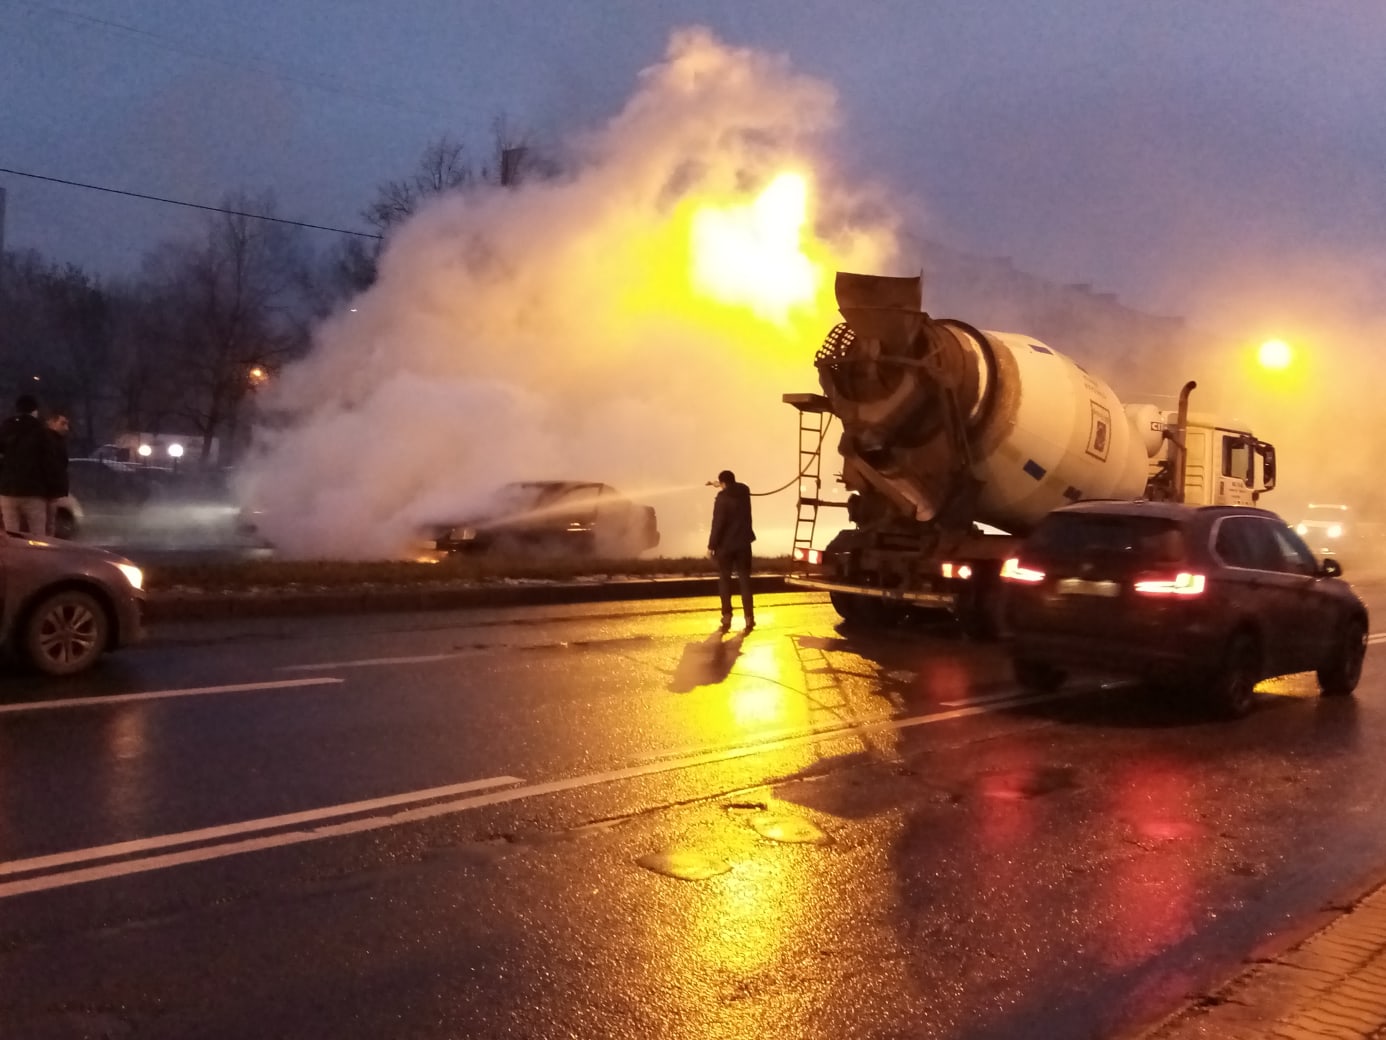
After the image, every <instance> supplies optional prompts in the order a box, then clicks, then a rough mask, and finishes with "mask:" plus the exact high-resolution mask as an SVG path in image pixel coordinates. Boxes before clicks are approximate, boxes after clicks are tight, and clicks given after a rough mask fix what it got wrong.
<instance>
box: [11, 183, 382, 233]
mask: <svg viewBox="0 0 1386 1040" xmlns="http://www.w3.org/2000/svg"><path fill="white" fill-rule="evenodd" d="M0 173H8V174H10V175H11V176H12V177H29V178H31V179H33V180H36V181H48V182H49V183H51V184H65V185H67V186H68V187H70V188H86V189H87V190H89V191H104V192H107V193H109V194H111V195H124V196H126V197H128V198H132V199H144V200H146V201H148V202H162V203H165V204H166V205H169V206H186V207H187V208H188V209H200V210H206V211H207V212H209V213H225V214H227V215H229V216H233V217H249V218H250V219H252V220H268V221H272V222H273V223H275V224H290V225H292V226H293V227H301V228H309V229H311V230H313V231H332V232H335V233H336V234H339V235H355V236H356V237H357V238H375V239H378V238H380V237H381V236H380V235H376V234H372V233H371V232H369V231H352V230H350V229H348V228H339V227H329V226H328V225H326V224H309V223H306V222H305V221H302V220H289V219H288V218H286V217H271V216H267V215H266V214H264V213H247V212H245V211H244V210H238V209H228V208H226V207H225V206H204V205H202V203H200V202H183V201H182V200H181V199H166V198H163V197H162V196H159V195H146V194H144V193H143V192H138V191H123V190H122V189H120V188H106V187H103V186H101V185H100V184H83V183H82V182H81V181H69V180H64V179H63V178H62V177H46V176H44V175H43V174H41V173H26V172H25V171H24V170H10V169H6V168H5V167H3V166H0Z"/></svg>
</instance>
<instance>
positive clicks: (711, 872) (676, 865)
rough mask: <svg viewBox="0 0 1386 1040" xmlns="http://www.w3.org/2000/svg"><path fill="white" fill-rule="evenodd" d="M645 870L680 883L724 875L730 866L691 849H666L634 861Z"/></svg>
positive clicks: (723, 861) (721, 860)
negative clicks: (674, 879) (675, 879)
mask: <svg viewBox="0 0 1386 1040" xmlns="http://www.w3.org/2000/svg"><path fill="white" fill-rule="evenodd" d="M635 862H636V863H638V864H640V865H641V866H642V867H644V868H645V869H646V870H652V871H654V872H655V873H656V874H663V875H664V876H665V877H671V878H677V879H678V880H680V881H706V880H707V879H708V878H712V877H716V876H717V875H718V874H725V873H727V871H729V870H731V864H730V863H728V862H727V861H726V860H724V859H719V858H718V857H716V856H705V855H703V853H701V852H696V851H694V850H692V849H666V850H665V851H663V852H651V853H648V854H646V855H644V856H641V857H640V858H639V859H637V860H636V861H635Z"/></svg>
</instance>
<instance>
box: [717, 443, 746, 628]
mask: <svg viewBox="0 0 1386 1040" xmlns="http://www.w3.org/2000/svg"><path fill="white" fill-rule="evenodd" d="M717 486H718V488H719V489H720V490H719V491H718V492H717V498H716V500H715V501H714V502H713V504H712V530H711V531H710V532H709V534H708V539H707V552H708V555H709V556H711V557H712V558H713V559H714V560H716V561H717V591H718V594H719V595H720V596H721V598H722V631H724V632H725V631H726V630H727V629H729V628H731V618H732V599H731V589H732V586H731V576H732V572H733V571H735V572H736V574H737V577H738V578H739V579H740V582H741V613H742V615H743V616H744V618H745V620H746V631H747V632H749V631H750V630H751V629H753V628H755V627H756V611H755V603H754V600H753V598H752V596H751V543H752V542H754V541H755V540H756V532H755V531H754V530H753V529H752V527H751V489H750V488H748V487H747V486H746V485H745V484H741V483H738V482H737V479H736V474H734V473H733V472H732V471H731V470H729V469H724V470H723V471H722V472H721V473H719V474H717Z"/></svg>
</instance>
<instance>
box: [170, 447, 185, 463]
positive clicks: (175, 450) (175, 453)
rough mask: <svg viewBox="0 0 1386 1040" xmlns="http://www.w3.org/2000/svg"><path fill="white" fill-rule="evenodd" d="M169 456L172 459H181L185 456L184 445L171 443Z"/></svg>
mask: <svg viewBox="0 0 1386 1040" xmlns="http://www.w3.org/2000/svg"><path fill="white" fill-rule="evenodd" d="M168 457H169V458H171V459H181V458H182V457H183V445H181V444H170V445H169V446H168Z"/></svg>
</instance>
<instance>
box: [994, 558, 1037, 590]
mask: <svg viewBox="0 0 1386 1040" xmlns="http://www.w3.org/2000/svg"><path fill="white" fill-rule="evenodd" d="M1001 577H1003V578H1005V579H1006V580H1007V581H1024V582H1029V583H1031V584H1033V583H1034V582H1037V581H1043V580H1044V571H1037V570H1035V569H1034V568H1032V567H1022V566H1021V565H1020V557H1018V556H1012V557H1011V558H1010V559H1009V560H1007V561H1006V562H1005V563H1003V564H1002V565H1001Z"/></svg>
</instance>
